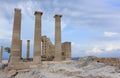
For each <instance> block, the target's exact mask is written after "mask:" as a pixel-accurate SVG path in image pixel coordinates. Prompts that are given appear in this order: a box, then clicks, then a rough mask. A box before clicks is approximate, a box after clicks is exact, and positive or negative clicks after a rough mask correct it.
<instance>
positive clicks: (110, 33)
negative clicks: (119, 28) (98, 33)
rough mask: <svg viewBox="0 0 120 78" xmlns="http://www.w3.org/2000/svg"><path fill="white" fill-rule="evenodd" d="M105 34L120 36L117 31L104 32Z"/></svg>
mask: <svg viewBox="0 0 120 78" xmlns="http://www.w3.org/2000/svg"><path fill="white" fill-rule="evenodd" d="M104 35H105V36H107V37H112V36H118V35H120V34H119V33H116V32H104Z"/></svg>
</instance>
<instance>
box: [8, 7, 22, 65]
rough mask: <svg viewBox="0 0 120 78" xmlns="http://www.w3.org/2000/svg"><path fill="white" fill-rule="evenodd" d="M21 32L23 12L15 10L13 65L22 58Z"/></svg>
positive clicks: (11, 58)
mask: <svg viewBox="0 0 120 78" xmlns="http://www.w3.org/2000/svg"><path fill="white" fill-rule="evenodd" d="M20 32H21V10H20V9H15V13H14V25H13V33H12V46H11V57H10V62H11V63H16V62H19V60H20V57H21V55H20V54H21V52H20V51H21V41H20Z"/></svg>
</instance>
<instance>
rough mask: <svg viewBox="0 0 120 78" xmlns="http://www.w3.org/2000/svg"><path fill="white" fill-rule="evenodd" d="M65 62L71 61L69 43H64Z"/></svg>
mask: <svg viewBox="0 0 120 78" xmlns="http://www.w3.org/2000/svg"><path fill="white" fill-rule="evenodd" d="M64 51H65V60H71V42H64Z"/></svg>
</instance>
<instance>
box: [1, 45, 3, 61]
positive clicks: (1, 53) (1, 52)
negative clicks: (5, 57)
mask: <svg viewBox="0 0 120 78" xmlns="http://www.w3.org/2000/svg"><path fill="white" fill-rule="evenodd" d="M2 52H3V47H2V46H1V47H0V63H2Z"/></svg>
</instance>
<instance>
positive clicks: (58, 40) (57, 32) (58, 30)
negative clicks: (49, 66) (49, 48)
mask: <svg viewBox="0 0 120 78" xmlns="http://www.w3.org/2000/svg"><path fill="white" fill-rule="evenodd" d="M61 17H62V15H59V14H57V15H55V16H54V18H55V61H61V60H62V55H61V53H62V50H61Z"/></svg>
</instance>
